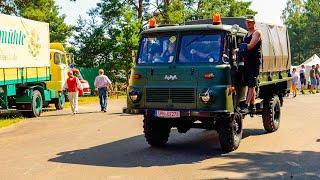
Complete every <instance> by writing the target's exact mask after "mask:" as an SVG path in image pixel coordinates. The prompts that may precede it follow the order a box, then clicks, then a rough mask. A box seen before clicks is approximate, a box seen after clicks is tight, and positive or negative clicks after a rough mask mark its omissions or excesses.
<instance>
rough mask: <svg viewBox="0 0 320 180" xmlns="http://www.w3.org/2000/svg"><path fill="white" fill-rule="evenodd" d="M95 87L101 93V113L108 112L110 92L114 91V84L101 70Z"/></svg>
mask: <svg viewBox="0 0 320 180" xmlns="http://www.w3.org/2000/svg"><path fill="white" fill-rule="evenodd" d="M94 86H95V88H96V89H97V90H98V92H99V100H100V107H101V111H104V112H106V111H107V105H108V103H107V100H108V99H107V97H108V91H111V90H112V83H111V81H110V79H109V78H108V76H106V75H104V70H103V69H99V75H98V76H97V77H96V79H95V81H94Z"/></svg>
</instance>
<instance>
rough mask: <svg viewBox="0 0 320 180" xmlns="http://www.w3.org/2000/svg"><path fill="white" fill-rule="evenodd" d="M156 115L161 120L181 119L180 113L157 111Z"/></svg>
mask: <svg viewBox="0 0 320 180" xmlns="http://www.w3.org/2000/svg"><path fill="white" fill-rule="evenodd" d="M155 115H156V116H157V117H161V118H179V117H180V111H163V110H157V111H156V113H155Z"/></svg>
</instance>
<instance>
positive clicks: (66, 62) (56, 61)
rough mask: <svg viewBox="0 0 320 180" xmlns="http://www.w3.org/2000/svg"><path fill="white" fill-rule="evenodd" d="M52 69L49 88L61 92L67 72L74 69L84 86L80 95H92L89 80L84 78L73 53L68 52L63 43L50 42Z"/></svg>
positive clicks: (48, 83)
mask: <svg viewBox="0 0 320 180" xmlns="http://www.w3.org/2000/svg"><path fill="white" fill-rule="evenodd" d="M50 70H51V81H49V82H47V83H46V84H47V86H48V88H50V89H54V90H56V92H57V93H59V91H61V90H62V89H63V85H64V83H65V82H66V80H67V78H68V75H67V72H68V71H69V70H72V71H73V72H74V74H75V75H76V76H77V77H78V78H79V80H80V82H81V84H82V86H83V92H80V93H79V95H90V93H91V91H90V86H89V83H88V81H86V80H85V79H83V77H82V75H81V72H80V71H79V70H78V69H77V68H75V67H74V56H73V54H72V53H67V52H66V51H65V49H64V47H63V45H62V44H61V43H50Z"/></svg>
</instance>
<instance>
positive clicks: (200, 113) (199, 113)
mask: <svg viewBox="0 0 320 180" xmlns="http://www.w3.org/2000/svg"><path fill="white" fill-rule="evenodd" d="M157 110H163V111H166V109H130V110H129V109H127V111H126V113H128V114H145V115H147V114H153V115H155V114H156V111H157ZM167 111H179V112H180V117H203V118H206V117H208V118H210V117H212V118H217V117H221V116H223V117H227V116H230V115H232V114H233V112H230V111H227V110H219V111H206V110H176V109H175V110H167Z"/></svg>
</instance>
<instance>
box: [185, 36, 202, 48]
mask: <svg viewBox="0 0 320 180" xmlns="http://www.w3.org/2000/svg"><path fill="white" fill-rule="evenodd" d="M204 36H206V35H201V36H199V37H195V38H194V39H192V40H191V41H190V42H189V43H187V44H186V45H185V47H188V46H190V44H192V43H193V42H195V41H197V40H199V39H201V38H203V37H204Z"/></svg>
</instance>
